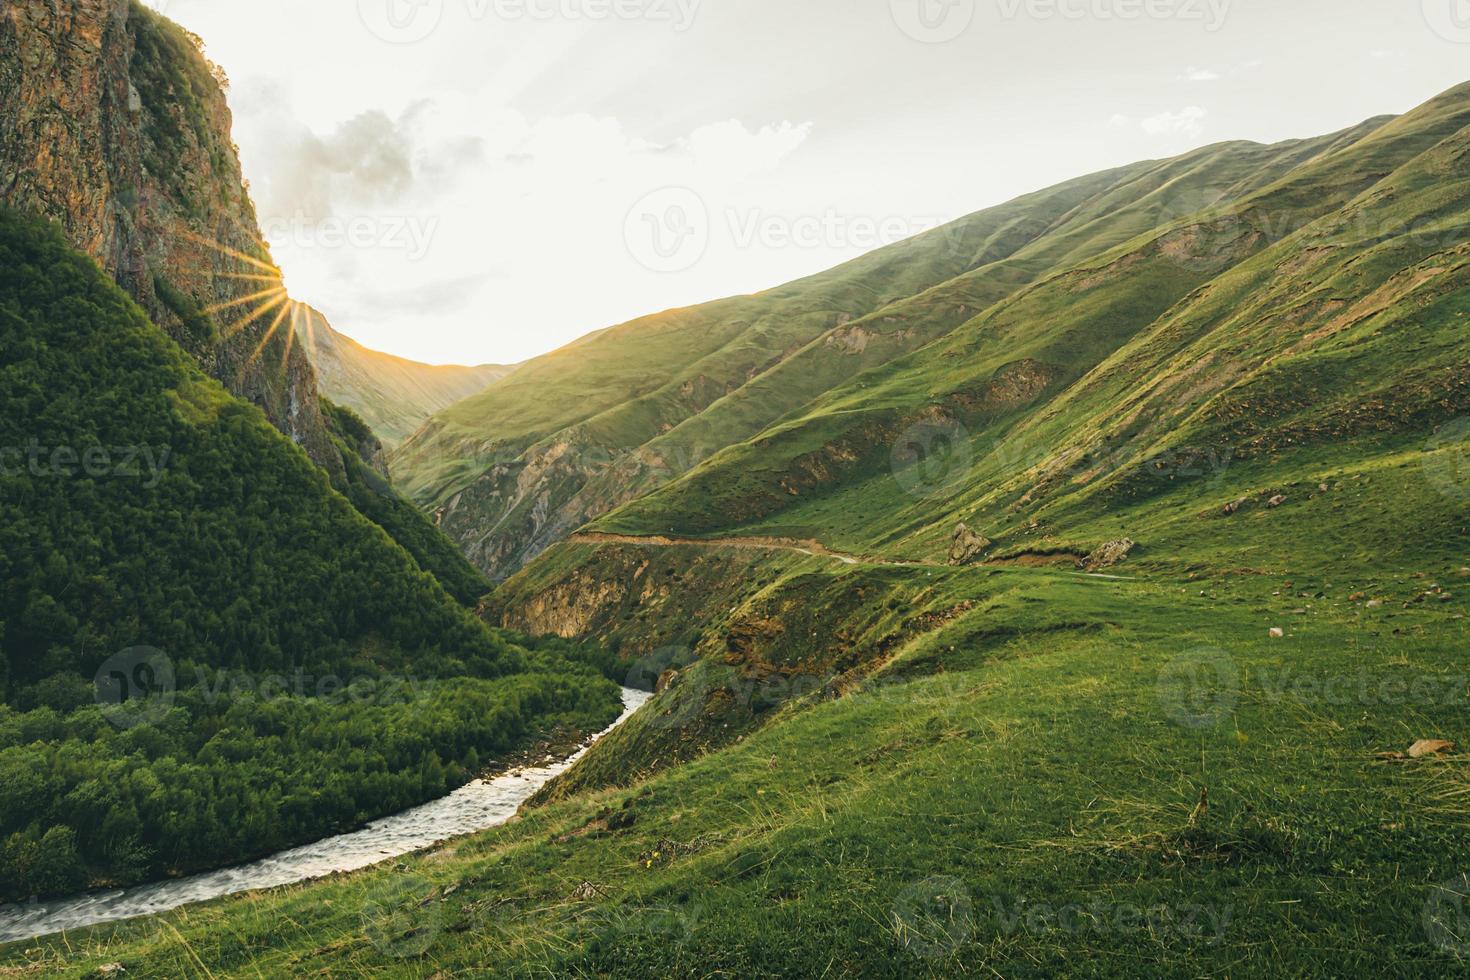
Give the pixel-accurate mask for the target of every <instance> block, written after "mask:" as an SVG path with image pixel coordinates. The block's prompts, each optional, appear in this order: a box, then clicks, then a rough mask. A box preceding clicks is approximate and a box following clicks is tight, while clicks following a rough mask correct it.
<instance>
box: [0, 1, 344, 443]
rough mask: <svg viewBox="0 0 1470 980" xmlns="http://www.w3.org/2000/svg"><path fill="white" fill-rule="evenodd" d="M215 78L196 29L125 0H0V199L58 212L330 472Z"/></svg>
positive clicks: (105, 263)
mask: <svg viewBox="0 0 1470 980" xmlns="http://www.w3.org/2000/svg"><path fill="white" fill-rule="evenodd" d="M224 84H225V83H224V79H223V76H222V75H221V74H220V73H219V72H218V70H217V69H216V68H214V66H212V65H211V64H210V63H209V62H208V61H207V60H206V59H205V58H204V56H203V55H202V54H201V53H200V50H199V47H198V44H197V41H196V39H194V38H193V37H192V36H191V35H189V34H188V33H187V32H186V31H184V30H182V29H181V28H179V27H178V26H177V25H175V24H173V23H171V22H169V21H167V20H166V19H164V18H163V17H161V16H159V15H157V14H155V13H153V12H151V11H149V10H147V9H145V8H143V7H141V6H140V5H138V4H137V3H136V2H132V0H6V2H5V3H4V4H3V6H0V202H3V203H4V204H7V205H10V206H12V207H14V208H16V209H18V210H22V211H26V212H30V213H34V214H40V215H43V216H45V217H48V218H51V219H53V220H54V221H56V222H58V223H59V224H60V225H61V227H62V228H63V229H64V230H65V232H66V234H67V236H68V237H69V238H70V239H71V241H72V242H73V244H75V245H76V246H77V247H78V248H80V249H82V250H83V251H85V252H87V253H88V254H89V255H91V256H92V257H93V258H94V259H96V260H97V262H98V263H99V264H100V265H101V266H102V268H103V269H104V270H105V271H106V272H108V273H109V274H110V275H111V276H113V278H114V279H116V280H117V282H118V283H119V284H120V285H121V286H122V287H123V288H124V289H125V290H127V292H128V293H129V294H131V295H132V297H133V298H134V299H135V300H137V302H138V303H139V305H141V306H142V307H143V308H144V309H145V310H146V311H147V312H148V313H149V315H150V316H151V317H152V318H153V319H154V321H155V322H156V323H158V324H159V326H161V327H163V328H164V329H165V330H167V331H168V332H169V334H170V335H171V336H172V337H173V338H174V339H175V340H177V341H178V342H179V344H180V345H181V346H183V347H184V348H185V349H186V350H187V351H189V353H190V354H192V355H193V356H194V358H195V359H196V360H197V361H198V362H199V364H200V365H201V366H202V367H203V368H204V369H205V370H206V371H208V372H209V373H210V374H211V375H213V376H214V377H215V378H217V379H218V380H219V381H220V382H222V383H223V384H224V385H225V386H226V387H227V388H229V389H230V390H231V391H232V392H234V393H235V394H237V395H239V396H240V397H242V398H245V399H247V400H249V401H251V402H253V403H254V404H256V405H258V406H260V408H261V409H263V410H264V411H265V414H266V416H267V417H268V418H269V419H270V421H271V423H272V424H273V425H275V426H276V428H278V429H280V430H281V431H282V432H284V433H286V434H287V435H288V436H290V437H291V438H292V439H293V440H294V441H295V442H296V443H297V444H299V445H301V446H302V447H303V448H304V449H305V450H306V452H307V454H308V455H310V456H311V458H312V459H313V460H315V461H316V462H317V463H318V464H319V465H322V466H325V467H326V468H328V469H329V470H330V471H333V472H337V471H340V469H341V467H342V462H341V458H340V456H339V455H338V453H337V451H336V449H335V448H334V447H333V445H332V442H331V440H330V438H329V437H328V435H327V430H326V426H325V424H324V422H323V420H322V416H321V410H320V407H319V404H318V398H317V385H316V378H315V375H314V373H313V370H312V367H311V364H310V362H309V361H308V359H307V358H306V357H305V356H304V354H303V353H302V352H301V351H300V350H299V349H293V347H292V343H291V341H292V337H293V333H292V330H291V324H290V322H289V320H290V307H291V304H290V303H289V301H287V300H286V299H285V293H284V287H283V286H282V283H281V279H280V275H279V272H278V271H277V270H276V269H275V268H274V264H273V263H272V262H271V260H270V256H269V254H268V252H267V250H266V248H265V246H264V245H263V244H262V243H261V240H260V231H259V228H258V226H257V223H256V216H255V209H254V206H253V204H252V203H251V201H250V197H249V194H248V192H247V190H246V188H245V184H244V180H243V179H242V177H241V173H240V163H239V159H238V157H237V155H236V151H235V146H234V144H233V142H232V140H231V138H230V128H231V117H230V111H229V108H228V106H227V105H226V103H225V95H224ZM267 294H268V295H267ZM251 297H255V298H254V299H251ZM273 302H274V305H270V304H272V303H273ZM267 306H269V308H266V307H267ZM257 314H258V315H257ZM278 318H280V319H278Z"/></svg>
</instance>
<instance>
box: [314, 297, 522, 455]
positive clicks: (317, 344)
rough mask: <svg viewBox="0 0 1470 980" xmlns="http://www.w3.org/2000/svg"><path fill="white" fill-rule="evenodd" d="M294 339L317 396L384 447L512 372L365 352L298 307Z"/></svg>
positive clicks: (494, 366) (492, 366) (490, 366)
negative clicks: (348, 414)
mask: <svg viewBox="0 0 1470 980" xmlns="http://www.w3.org/2000/svg"><path fill="white" fill-rule="evenodd" d="M295 328H296V337H297V340H298V341H299V342H300V343H301V346H302V348H303V349H304V350H305V351H306V355H307V357H308V358H309V359H310V360H311V363H312V364H313V365H314V366H315V367H316V376H317V385H318V387H319V388H320V389H321V392H322V394H324V395H326V396H327V397H328V398H330V399H332V401H334V402H336V403H337V404H339V405H342V406H344V407H346V408H350V409H352V411H354V412H356V413H357V414H358V415H359V416H361V417H362V419H363V420H364V421H365V422H367V424H368V425H369V426H371V427H372V430H373V431H374V432H376V433H377V434H378V436H379V437H380V438H381V439H382V440H383V443H384V444H385V445H386V446H387V447H388V448H390V449H391V448H393V447H394V446H397V445H398V443H400V442H402V441H403V440H404V439H405V438H407V437H408V436H409V435H411V434H412V433H413V432H414V430H416V429H417V428H418V427H419V426H420V425H422V424H423V423H424V421H425V420H426V419H427V418H428V417H429V416H430V415H433V414H434V413H435V412H437V411H439V410H440V409H443V408H448V407H449V406H450V405H453V404H454V403H455V402H457V401H461V400H463V399H465V398H469V397H470V396H471V395H476V394H479V393H480V392H481V391H484V390H485V389H486V388H488V387H490V385H492V384H494V383H495V382H496V381H499V380H500V379H501V378H503V377H505V376H506V375H507V374H510V372H511V371H513V370H515V369H514V368H513V367H507V366H504V365H500V364H482V365H479V366H478V367H453V366H442V367H441V366H434V365H429V364H419V363H418V362H416V361H409V360H405V359H404V358H401V357H394V356H393V355H391V354H383V353H380V352H378V351H375V350H369V349H368V348H366V347H364V346H362V345H361V344H359V343H358V342H357V341H355V340H353V339H352V338H351V337H348V336H346V335H344V334H340V333H338V332H337V331H336V330H333V329H332V325H331V324H330V323H328V322H327V318H326V317H324V316H322V314H321V313H319V312H317V311H316V310H314V309H312V308H311V307H303V308H302V315H301V316H300V317H298V318H296V321H295Z"/></svg>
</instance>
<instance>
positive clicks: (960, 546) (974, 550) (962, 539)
mask: <svg viewBox="0 0 1470 980" xmlns="http://www.w3.org/2000/svg"><path fill="white" fill-rule="evenodd" d="M994 543H995V542H993V541H991V540H990V539H989V538H987V537H986V536H985V535H983V534H976V533H975V532H974V531H972V530H970V528H969V526H968V525H966V524H965V523H964V522H961V523H960V526H959V527H957V528H955V529H954V537H953V538H951V540H950V545H949V563H950V564H951V565H969V564H971V563H972V562H974V561H976V560H978V559H979V558H981V557H983V556H984V554H985V552H986V551H988V550H990V546H991V545H992V544H994Z"/></svg>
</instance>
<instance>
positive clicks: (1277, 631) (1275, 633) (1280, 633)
mask: <svg viewBox="0 0 1470 980" xmlns="http://www.w3.org/2000/svg"><path fill="white" fill-rule="evenodd" d="M1285 636H1286V630H1284V629H1282V628H1281V627H1280V626H1273V627H1271V639H1273V640H1279V639H1282V638H1283V637H1285Z"/></svg>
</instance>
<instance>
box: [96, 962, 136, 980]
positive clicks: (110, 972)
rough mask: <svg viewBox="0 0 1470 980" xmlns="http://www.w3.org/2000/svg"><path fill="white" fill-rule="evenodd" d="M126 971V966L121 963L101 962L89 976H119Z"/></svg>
mask: <svg viewBox="0 0 1470 980" xmlns="http://www.w3.org/2000/svg"><path fill="white" fill-rule="evenodd" d="M127 972H128V969H127V967H125V966H123V965H122V964H121V963H103V964H102V965H101V966H99V967H98V968H97V969H95V970H93V971H92V973H91V976H94V977H120V976H122V975H123V974H124V973H127Z"/></svg>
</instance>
